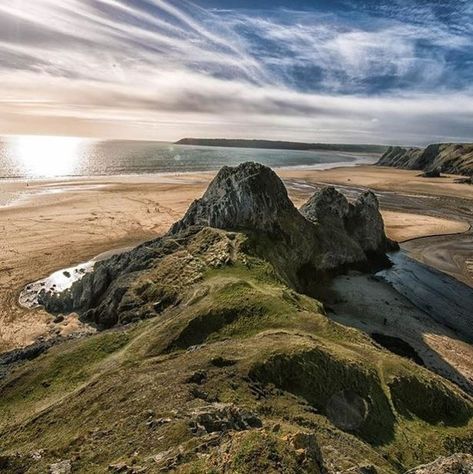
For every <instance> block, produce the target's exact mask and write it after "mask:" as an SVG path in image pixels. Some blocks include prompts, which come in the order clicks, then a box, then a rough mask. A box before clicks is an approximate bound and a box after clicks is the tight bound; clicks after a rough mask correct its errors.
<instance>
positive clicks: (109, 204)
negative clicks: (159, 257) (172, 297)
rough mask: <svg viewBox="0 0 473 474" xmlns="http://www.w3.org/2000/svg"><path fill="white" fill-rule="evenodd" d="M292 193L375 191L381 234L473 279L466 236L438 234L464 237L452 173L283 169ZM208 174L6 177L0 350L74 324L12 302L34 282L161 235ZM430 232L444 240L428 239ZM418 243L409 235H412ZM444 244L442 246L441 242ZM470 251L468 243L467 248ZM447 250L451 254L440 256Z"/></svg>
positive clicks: (462, 197) (465, 201) (465, 208)
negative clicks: (324, 188)
mask: <svg viewBox="0 0 473 474" xmlns="http://www.w3.org/2000/svg"><path fill="white" fill-rule="evenodd" d="M277 172H278V174H279V175H280V176H281V177H282V178H283V179H284V180H285V182H286V185H287V187H288V190H289V194H290V196H291V198H292V199H293V201H294V203H295V204H296V205H300V204H302V202H304V201H305V200H307V198H308V197H309V196H310V195H311V194H312V193H313V192H314V190H315V189H316V188H317V187H319V186H321V185H324V184H335V185H336V186H338V187H341V188H342V189H344V190H345V191H346V192H347V193H348V194H350V193H352V194H353V195H355V194H356V193H357V192H359V191H360V190H363V189H365V188H371V189H373V190H375V191H376V192H377V193H378V195H379V197H380V200H381V204H382V208H383V215H384V218H385V222H386V227H387V232H388V235H389V236H390V237H391V238H394V239H396V240H399V241H402V242H404V241H405V242H406V244H405V245H406V248H407V249H408V250H409V251H410V252H411V253H412V255H413V256H414V257H416V258H419V259H420V260H422V261H427V262H428V263H430V264H431V265H433V266H436V267H437V268H439V269H440V270H444V271H445V268H444V267H446V266H448V268H447V271H448V273H450V274H451V275H454V276H456V277H459V279H461V280H462V281H464V282H466V283H468V284H470V285H473V278H472V274H471V273H470V271H471V267H469V260H468V258H471V255H470V257H468V255H467V254H468V253H469V252H470V250H469V248H468V246H465V242H464V241H463V240H462V239H457V238H451V237H449V238H448V239H446V240H445V239H444V240H441V241H440V243H439V244H438V245H437V244H436V240H435V239H439V238H440V239H442V237H441V236H442V235H449V234H458V233H462V234H461V235H462V236H464V238H470V239H471V234H470V233H469V228H470V222H469V220H468V219H467V216H468V214H469V213H471V208H472V206H473V187H469V186H466V185H461V184H456V183H454V182H453V181H454V178H453V177H447V178H442V179H441V180H439V179H425V178H419V177H417V176H416V174H417V173H416V172H411V171H400V170H395V169H390V168H380V167H372V166H359V167H355V168H353V167H350V168H338V169H331V170H326V171H320V170H310V169H301V168H293V169H287V168H286V169H280V170H278V171H277ZM212 176H213V173H198V174H180V175H148V176H133V177H119V176H118V177H97V178H84V179H77V178H75V179H55V180H49V181H31V182H29V183H27V182H26V181H21V180H17V181H5V182H3V183H1V185H0V189H1V191H0V196H1V198H2V200H3V203H6V202H8V205H6V206H4V207H1V208H0V226H1V232H2V239H1V243H0V252H1V255H2V261H1V262H0V291H1V293H2V298H1V301H0V351H6V350H10V349H13V348H17V347H20V346H23V345H26V344H29V343H32V342H33V341H34V340H35V339H37V338H38V337H40V336H46V335H48V334H49V335H50V334H54V333H58V332H61V333H62V334H67V333H68V332H71V331H74V330H76V329H77V326H78V325H79V324H80V323H78V322H77V320H76V319H75V318H68V319H67V320H66V323H64V324H62V325H61V326H60V327H59V328H58V327H57V325H55V324H53V322H52V317H51V316H50V315H49V314H47V313H45V312H44V311H42V310H33V311H30V310H26V309H24V308H22V307H20V306H19V305H18V303H17V300H18V295H19V292H20V291H21V290H22V289H23V287H24V286H25V285H26V284H28V283H29V282H31V281H35V280H37V279H39V278H41V277H44V276H47V275H48V274H50V273H51V272H53V271H55V270H58V269H61V268H65V267H68V266H71V265H74V264H77V263H80V262H82V261H86V260H88V259H90V258H93V257H94V256H96V255H98V254H100V253H102V252H104V251H107V250H110V249H114V248H121V247H128V246H130V245H134V244H137V243H139V242H142V241H145V240H147V239H150V238H153V237H155V236H157V235H159V234H160V233H162V232H165V231H166V230H167V229H168V228H169V226H170V225H171V224H172V223H173V222H174V221H176V220H177V219H178V218H179V217H180V216H182V214H183V213H184V212H185V210H186V209H187V207H188V206H189V204H190V203H191V202H192V201H193V200H194V199H196V198H197V197H199V196H200V195H201V194H202V193H203V191H204V190H205V188H206V186H207V184H208V182H209V181H210V179H211V178H212ZM429 236H440V237H434V238H433V239H434V240H429V239H432V237H429ZM413 239H415V240H413ZM440 244H441V245H440ZM470 248H471V247H470ZM445 256H448V258H447V259H446V258H445Z"/></svg>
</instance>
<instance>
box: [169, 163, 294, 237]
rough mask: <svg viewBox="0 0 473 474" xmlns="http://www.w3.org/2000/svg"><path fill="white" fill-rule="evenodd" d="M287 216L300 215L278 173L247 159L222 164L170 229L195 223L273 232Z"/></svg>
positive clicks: (186, 226)
mask: <svg viewBox="0 0 473 474" xmlns="http://www.w3.org/2000/svg"><path fill="white" fill-rule="evenodd" d="M287 218H292V219H298V216H297V210H296V208H295V207H294V205H293V204H292V202H291V201H290V200H289V197H288V195H287V191H286V188H285V187H284V184H283V183H282V181H281V180H280V179H279V178H278V176H277V175H276V173H275V172H274V171H273V170H272V169H270V168H268V167H266V166H263V165H260V164H257V163H244V164H243V165H240V166H237V167H236V168H230V167H228V166H225V167H223V168H222V169H221V170H220V171H219V173H218V174H217V176H216V177H215V178H214V180H213V181H212V182H211V183H210V185H209V187H208V189H207V191H206V192H205V194H204V195H203V196H202V198H201V199H198V200H196V201H194V202H193V203H192V205H191V206H190V207H189V209H188V211H187V212H186V214H185V216H184V217H183V219H182V220H180V221H179V222H176V223H175V224H174V225H173V226H172V228H171V231H170V232H171V234H176V233H178V232H180V231H181V230H183V229H187V228H189V227H192V226H201V227H205V226H206V227H216V228H218V229H228V230H230V229H232V230H244V229H250V230H260V231H264V232H274V231H277V230H278V229H280V226H281V223H282V221H283V220H284V219H287Z"/></svg>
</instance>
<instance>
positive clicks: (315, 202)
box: [300, 186, 350, 227]
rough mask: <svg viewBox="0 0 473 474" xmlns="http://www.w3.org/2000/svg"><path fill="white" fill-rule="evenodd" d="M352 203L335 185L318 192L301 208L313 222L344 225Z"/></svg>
mask: <svg viewBox="0 0 473 474" xmlns="http://www.w3.org/2000/svg"><path fill="white" fill-rule="evenodd" d="M349 211H350V205H349V203H348V200H347V198H346V197H345V196H344V195H343V194H342V193H340V192H338V191H337V190H336V189H335V188H334V187H332V186H328V187H325V188H322V189H321V190H320V191H318V192H316V193H315V194H314V195H313V196H312V197H311V198H310V199H309V200H308V201H307V202H306V203H305V204H304V205H303V206H302V207H301V208H300V212H301V214H302V215H303V216H304V217H305V218H306V219H309V220H310V221H312V222H318V223H320V224H332V225H337V226H339V227H344V226H345V224H344V220H345V218H346V217H347V216H348V213H349Z"/></svg>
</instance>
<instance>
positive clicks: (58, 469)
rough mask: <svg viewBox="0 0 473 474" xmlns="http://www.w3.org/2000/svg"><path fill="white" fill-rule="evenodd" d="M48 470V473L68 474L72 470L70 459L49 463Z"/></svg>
mask: <svg viewBox="0 0 473 474" xmlns="http://www.w3.org/2000/svg"><path fill="white" fill-rule="evenodd" d="M49 472H50V474H69V473H71V472H72V466H71V461H69V460H65V461H60V462H56V463H54V464H51V465H50V466H49Z"/></svg>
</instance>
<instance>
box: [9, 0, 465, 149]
mask: <svg viewBox="0 0 473 474" xmlns="http://www.w3.org/2000/svg"><path fill="white" fill-rule="evenodd" d="M368 3H369V2H368ZM376 3H377V7H376V8H367V9H366V11H365V12H364V14H363V15H362V16H360V17H359V18H357V19H356V21H354V20H353V15H352V16H351V17H350V19H349V20H347V19H346V18H345V17H344V15H343V14H337V13H336V12H321V11H305V12H301V11H291V10H287V9H286V10H281V9H277V10H269V11H267V10H266V11H259V10H255V11H247V10H234V9H226V10H215V9H209V8H205V5H200V6H197V5H195V4H192V3H186V2H179V3H171V2H169V1H165V0H139V1H133V2H125V1H120V0H60V1H59V0H36V1H35V2H23V1H18V2H13V3H12V4H3V5H0V55H1V61H0V80H1V81H2V82H1V83H2V90H3V94H2V97H1V98H0V132H1V133H48V134H54V133H60V134H71V135H74V134H79V135H88V136H105V137H120V138H123V137H128V138H154V139H169V140H173V139H177V138H180V137H182V136H187V135H194V136H196V135H201V136H228V137H255V138H278V139H290V140H291V139H293V140H316V141H332V142H348V141H350V142H377V143H381V142H383V143H386V142H390V143H413V144H416V143H418V144H423V143H427V142H430V141H445V140H451V139H455V140H468V139H470V140H471V139H473V126H472V125H471V124H472V123H473V120H472V119H473V100H472V99H473V90H472V88H471V84H472V82H471V79H473V65H472V64H473V58H472V57H471V53H470V51H469V46H470V45H471V39H472V32H471V27H470V26H469V25H471V23H470V22H468V21H466V20H467V19H468V18H467V17H465V15H467V16H468V15H469V16H470V18H473V11H471V9H470V10H469V11H468V10H467V9H466V8H467V6H466V4H465V5H463V2H461V1H460V2H458V4H457V5H458V6H459V7H461V11H457V10H458V8H457V9H453V10H451V11H449V13H448V15H447V16H448V21H447V20H445V19H443V20H442V19H439V15H438V12H437V13H436V12H435V11H433V10H432V8H430V7H429V8H427V7H425V8H424V9H423V10H422V12H423V13H422V15H420V14H419V12H420V10H419V9H420V8H421V6H416V14H417V16H416V17H415V18H417V19H418V18H422V21H418V20H416V21H415V22H413V21H409V17H410V16H411V15H412V13H413V9H412V7H409V6H408V4H407V3H405V4H403V5H404V6H403V5H399V9H398V10H397V13H396V15H394V9H393V8H392V7H390V6H389V5H388V4H386V5H384V9H383V8H380V2H376ZM381 3H382V2H381ZM398 3H399V2H398ZM401 3H402V2H401ZM463 7H465V8H463ZM347 8H348V7H347ZM399 11H401V12H402V16H400V15H399ZM444 13H445V12H444ZM461 15H463V16H461Z"/></svg>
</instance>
